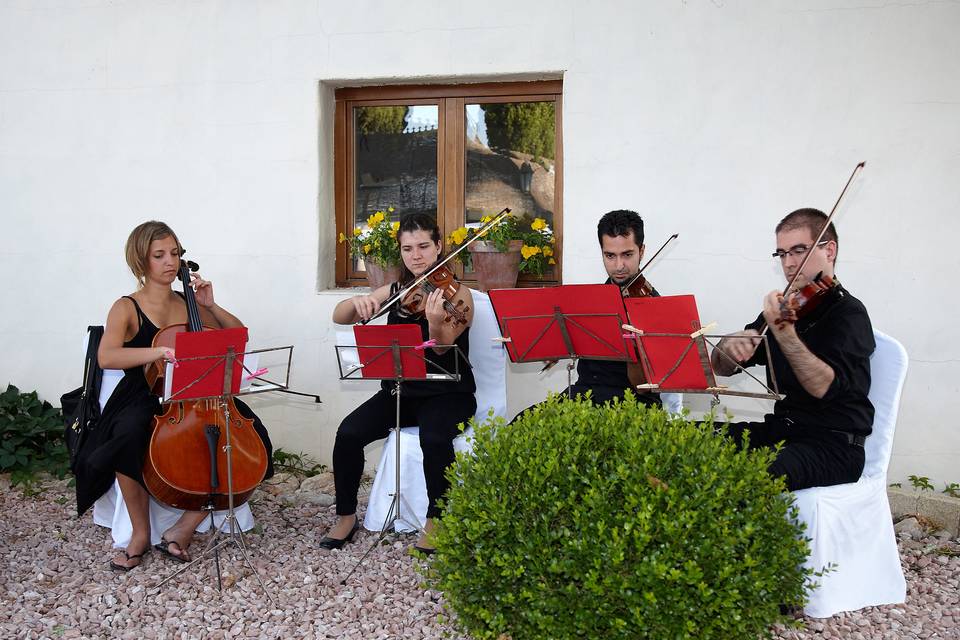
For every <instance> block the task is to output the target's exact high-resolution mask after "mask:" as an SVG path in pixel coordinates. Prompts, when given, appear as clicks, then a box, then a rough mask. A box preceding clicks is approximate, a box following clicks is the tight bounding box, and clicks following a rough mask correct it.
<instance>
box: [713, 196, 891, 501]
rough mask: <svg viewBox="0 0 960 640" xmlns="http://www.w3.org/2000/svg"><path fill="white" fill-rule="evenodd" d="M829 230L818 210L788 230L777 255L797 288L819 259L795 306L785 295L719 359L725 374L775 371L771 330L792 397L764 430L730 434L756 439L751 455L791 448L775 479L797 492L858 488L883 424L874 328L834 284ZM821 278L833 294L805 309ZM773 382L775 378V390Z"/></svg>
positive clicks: (724, 343)
mask: <svg viewBox="0 0 960 640" xmlns="http://www.w3.org/2000/svg"><path fill="white" fill-rule="evenodd" d="M826 222H827V216H826V214H824V213H823V212H822V211H819V210H817V209H798V210H796V211H794V212H792V213H790V214H789V215H787V216H786V217H785V218H784V219H783V220H781V221H780V223H779V224H778V225H777V228H776V239H777V250H776V251H775V252H774V253H773V256H774V258H775V259H777V260H778V261H779V262H780V265H781V267H782V269H783V275H784V276H785V277H786V278H787V280H788V281H791V280H793V278H794V276H795V275H797V271H798V269H799V268H800V265H801V263H802V262H803V260H804V258H806V256H807V254H808V253H809V254H810V256H809V258H808V259H807V262H806V264H805V265H804V266H803V271H802V272H801V273H800V274H799V276H797V278H796V281H795V282H794V286H793V288H792V289H791V291H790V292H788V293H787V295H786V297H784V296H783V295H782V292H781V291H779V290H775V291H771V292H770V293H768V294H767V295H766V297H765V298H764V300H763V312H762V313H761V314H760V315H759V316H758V317H757V319H756V320H754V321H753V322H751V323H750V324H748V325H747V326H746V327H745V328H744V330H743V331H740V332H738V333H735V334H732V335H730V336H727V337H725V338H723V339H722V340H721V341H720V343H719V344H718V345H717V348H716V349H715V350H714V351H713V353H712V354H711V363H712V365H713V368H714V371H715V372H716V373H717V374H719V375H727V376H729V375H733V374H735V373H737V372H738V371H740V367H743V368H746V367H750V366H753V365H758V364H766V362H767V354H766V349H765V346H764V343H763V341H762V340H760V339H759V336H760V332H761V331H762V328H763V326H764V324H766V325H767V326H768V327H769V330H770V331H769V332H770V333H771V334H772V336H773V337H772V339H769V340H767V342H766V344H767V345H769V350H770V361H771V362H772V364H773V373H774V374H775V376H776V381H777V384H778V386H779V391H780V393H781V394H783V396H784V397H783V399H782V400H778V401H777V402H776V404H774V408H773V413H772V414H768V415H766V416H764V420H763V422H741V423H736V424H731V425H730V426H729V431H728V433H729V434H730V435H731V436H732V437H733V438H734V440H735V441H737V442H738V443H739V444H741V445H744V442H743V440H742V438H743V437H744V432H748V434H747V437H748V438H749V441H748V443H747V444H746V446H749V447H750V448H760V447H774V446H775V445H776V444H777V443H780V442H783V443H784V446H783V447H782V448H781V449H780V451H779V452H778V454H777V457H776V459H775V460H774V461H773V463H772V464H771V465H770V473H771V474H772V475H774V476H783V477H784V478H785V479H786V483H787V488H788V489H790V490H791V491H795V490H798V489H804V488H807V487H815V486H830V485H834V484H843V483H847V482H856V481H857V479H859V477H860V474H861V472H862V471H863V465H864V449H863V444H864V440H865V438H866V437H867V436H868V435H870V432H871V429H872V424H873V405H872V404H871V403H870V400H869V399H868V398H867V393H868V392H869V391H870V355H871V354H872V353H873V350H874V347H875V344H874V340H873V328H872V326H871V324H870V317H869V316H868V315H867V310H866V308H864V306H863V304H862V303H861V302H860V301H859V300H857V299H856V298H854V297H853V296H852V295H850V293H849V292H847V291H846V290H845V289H844V288H843V287H841V286H840V285H839V284H838V283H836V282H835V281H833V278H834V269H835V267H836V259H837V250H838V243H837V232H836V229H835V228H834V226H833V223H830V224H829V226H827V228H826V231H825V232H824V234H823V236H822V237H821V240H820V242H817V243H816V245H814V242H815V239H816V238H817V237H818V236H819V235H820V230H821V229H822V228H823V225H824V223H826ZM818 276H819V279H820V280H822V281H824V282H828V283H832V284H833V286H830V287H828V288H826V289H825V290H823V291H821V292H818V295H817V296H816V297H817V300H816V301H817V302H818V304H815V305H814V304H810V303H809V302H808V303H807V304H806V305H805V306H798V302H797V300H796V298H797V295H796V293H795V292H797V291H798V290H800V289H803V288H806V289H814V290H815V289H817V287H816V286H813V287H811V286H809V285H811V284H812V283H814V281H816V280H818ZM807 309H810V310H809V311H807ZM770 379H771V372H769V371H768V372H767V380H768V384H770Z"/></svg>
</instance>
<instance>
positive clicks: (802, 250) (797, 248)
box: [770, 240, 830, 262]
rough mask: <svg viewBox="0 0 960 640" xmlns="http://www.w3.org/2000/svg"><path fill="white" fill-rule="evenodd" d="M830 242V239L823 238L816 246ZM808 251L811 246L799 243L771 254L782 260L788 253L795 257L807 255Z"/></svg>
mask: <svg viewBox="0 0 960 640" xmlns="http://www.w3.org/2000/svg"><path fill="white" fill-rule="evenodd" d="M828 242H830V240H822V241H820V242H818V243H817V244H816V246H818V247H822V246H823V245H825V244H827V243H828ZM807 251H810V247H808V246H807V245H805V244H797V245H794V246H792V247H790V248H789V249H787V250H786V251H784V250H783V249H777V250H776V251H774V252H773V253H772V254H770V255H771V256H773V257H774V258H779V259H780V261H781V262H782V261H783V260H785V259H786V257H787V256H788V255H789V256H793V257H794V258H802V257H803V256H805V255H807Z"/></svg>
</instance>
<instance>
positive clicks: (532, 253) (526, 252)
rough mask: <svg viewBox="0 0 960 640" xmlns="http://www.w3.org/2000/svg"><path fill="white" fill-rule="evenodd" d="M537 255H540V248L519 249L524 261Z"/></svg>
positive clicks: (525, 246) (523, 247) (525, 247)
mask: <svg viewBox="0 0 960 640" xmlns="http://www.w3.org/2000/svg"><path fill="white" fill-rule="evenodd" d="M538 253H540V247H528V246H527V245H523V246H522V247H520V255H522V256H523V259H524V260H529V259H530V258H531V257H533V256H535V255H537V254H538Z"/></svg>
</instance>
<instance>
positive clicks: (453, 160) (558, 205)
mask: <svg viewBox="0 0 960 640" xmlns="http://www.w3.org/2000/svg"><path fill="white" fill-rule="evenodd" d="M562 97H563V81H562V80H539V81H533V82H496V83H478V84H454V85H449V84H447V85H387V86H379V87H345V88H341V89H337V90H336V91H335V93H334V101H335V110H334V150H333V153H334V192H335V193H334V205H335V209H336V230H337V233H336V236H335V237H340V234H341V233H343V234H345V235H347V236H349V235H350V233H351V232H352V229H353V220H352V217H351V214H352V212H353V210H354V204H355V202H354V199H355V197H356V188H355V187H356V176H355V166H356V161H355V158H356V155H355V150H354V143H355V140H356V135H355V134H354V131H353V122H352V118H351V115H352V113H353V108H354V107H361V106H397V105H425V104H435V105H437V107H438V118H439V126H438V129H437V223H438V224H439V226H440V232H441V234H442V235H443V237H444V238H446V237H447V236H448V235H449V234H450V232H451V231H452V230H453V229H456V228H458V227H459V226H461V225H462V224H463V219H464V192H465V188H464V187H465V185H464V180H465V176H466V159H467V158H466V150H465V139H464V138H465V136H464V131H465V130H466V122H465V119H466V118H465V107H466V105H467V104H475V103H478V102H481V103H484V104H491V103H503V102H543V101H553V102H554V103H555V105H556V108H555V109H554V113H555V126H554V131H555V134H554V139H555V154H554V155H555V156H556V157H555V158H553V160H554V180H555V182H554V203H553V231H554V235H555V237H556V239H557V242H556V261H557V264H556V265H555V266H554V271H553V277H551V278H544V279H542V280H541V279H537V278H526V277H524V276H523V274H521V277H520V281H519V282H518V285H517V286H533V287H536V286H543V285H553V284H560V282H561V273H562V269H563V197H562V194H563V128H562V119H561V116H562ZM352 267H353V263H352V261H351V260H350V256H349V254H348V248H347V245H346V243H337V245H336V284H337V286H338V287H358V286H366V283H367V281H366V276H365V274H364V272H363V271H359V270H358V271H354V270H353V269H352ZM457 274H458V275H459V276H462V275H463V269H462V265H460V264H459V263H457ZM464 282H466V283H467V284H468V285H469V284H472V282H471V280H469V279H467V280H465V281H464Z"/></svg>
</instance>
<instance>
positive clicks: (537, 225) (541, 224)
mask: <svg viewBox="0 0 960 640" xmlns="http://www.w3.org/2000/svg"><path fill="white" fill-rule="evenodd" d="M546 227H547V221H546V220H544V219H543V218H534V219H533V222H531V223H530V228H531V229H533V230H534V231H540V229H545V228H546Z"/></svg>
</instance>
